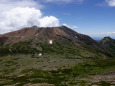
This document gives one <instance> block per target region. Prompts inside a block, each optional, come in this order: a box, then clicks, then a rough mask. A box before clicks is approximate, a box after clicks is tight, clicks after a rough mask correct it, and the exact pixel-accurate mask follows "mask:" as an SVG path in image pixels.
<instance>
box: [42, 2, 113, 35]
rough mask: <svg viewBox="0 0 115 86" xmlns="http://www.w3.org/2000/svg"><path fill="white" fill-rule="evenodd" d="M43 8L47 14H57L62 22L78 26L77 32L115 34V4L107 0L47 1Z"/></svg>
mask: <svg viewBox="0 0 115 86" xmlns="http://www.w3.org/2000/svg"><path fill="white" fill-rule="evenodd" d="M114 3H115V0H114ZM44 4H45V6H46V7H45V8H44V9H42V10H43V12H44V13H45V14H46V15H53V16H56V17H57V18H58V19H59V20H60V22H61V23H62V24H63V23H65V24H67V25H69V26H77V27H78V28H76V29H74V30H75V31H77V32H80V33H84V34H88V35H91V36H108V35H109V36H112V37H114V36H115V35H114V34H115V33H114V32H115V17H114V15H115V7H114V6H115V5H114V6H111V5H109V2H106V0H84V1H82V2H81V3H78V2H74V1H73V2H70V3H66V2H64V1H62V2H58V1H57V2H56V1H55V0H54V2H47V3H44Z"/></svg>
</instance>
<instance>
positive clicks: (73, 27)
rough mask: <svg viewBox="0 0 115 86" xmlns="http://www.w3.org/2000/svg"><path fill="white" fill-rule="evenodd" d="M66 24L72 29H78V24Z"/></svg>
mask: <svg viewBox="0 0 115 86" xmlns="http://www.w3.org/2000/svg"><path fill="white" fill-rule="evenodd" d="M63 25H64V26H67V27H69V28H71V29H73V30H76V29H78V26H75V25H74V26H73V25H67V24H63Z"/></svg>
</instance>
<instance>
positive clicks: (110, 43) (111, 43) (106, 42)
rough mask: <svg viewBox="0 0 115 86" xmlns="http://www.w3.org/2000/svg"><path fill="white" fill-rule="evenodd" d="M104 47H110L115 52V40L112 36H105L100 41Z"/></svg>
mask: <svg viewBox="0 0 115 86" xmlns="http://www.w3.org/2000/svg"><path fill="white" fill-rule="evenodd" d="M99 43H100V44H101V45H103V47H105V48H106V49H108V50H109V51H110V52H112V53H113V54H115V40H114V39H112V38H110V37H104V38H103V39H102V40H100V42H99Z"/></svg>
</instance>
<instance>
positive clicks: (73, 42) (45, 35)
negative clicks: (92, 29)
mask: <svg viewBox="0 0 115 86" xmlns="http://www.w3.org/2000/svg"><path fill="white" fill-rule="evenodd" d="M30 41H31V44H30ZM50 41H52V42H53V44H52V46H49V42H50ZM20 42H21V43H22V42H27V45H26V44H24V43H22V44H24V46H23V45H22V44H21V45H20V44H19V43H20ZM0 44H1V45H9V44H10V45H9V46H7V50H6V51H7V52H9V53H11V51H12V53H13V52H15V53H16V52H19V51H20V52H22V50H23V49H20V48H21V47H22V46H23V47H26V48H27V50H28V48H31V49H29V50H30V51H27V50H26V51H27V52H31V50H32V51H36V52H44V53H48V52H49V51H47V50H46V48H48V49H49V50H51V51H53V52H54V53H62V52H63V50H62V51H59V49H60V48H63V49H65V50H67V51H66V52H64V53H65V54H66V53H67V52H69V51H71V53H73V52H74V53H75V54H77V53H78V52H77V51H79V53H78V54H80V53H81V55H82V56H83V54H82V52H89V53H96V52H101V54H106V55H109V56H111V53H109V52H108V51H107V50H106V49H105V48H104V47H103V46H102V45H100V44H99V43H97V42H96V41H94V40H93V39H92V38H91V37H89V36H87V35H84V34H80V33H77V32H75V31H73V30H71V29H70V28H68V27H66V26H61V27H41V28H39V27H37V26H33V27H29V28H24V29H21V30H18V31H14V32H10V33H6V34H3V35H1V36H0ZM14 45H15V46H14ZM25 45H26V46H25ZM23 47H22V48H23ZM17 48H18V49H20V50H18V49H17ZM5 49H6V48H5ZM43 49H44V50H43ZM56 49H57V50H56ZM69 49H70V50H69ZM1 50H2V51H1V53H2V54H3V52H6V51H3V49H1ZM15 50H16V51H15ZM75 50H76V51H75ZM24 52H25V50H24ZM53 52H51V53H53ZM89 56H90V55H89Z"/></svg>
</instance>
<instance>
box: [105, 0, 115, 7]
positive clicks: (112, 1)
mask: <svg viewBox="0 0 115 86" xmlns="http://www.w3.org/2000/svg"><path fill="white" fill-rule="evenodd" d="M106 2H107V4H108V6H111V7H115V0H106Z"/></svg>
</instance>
